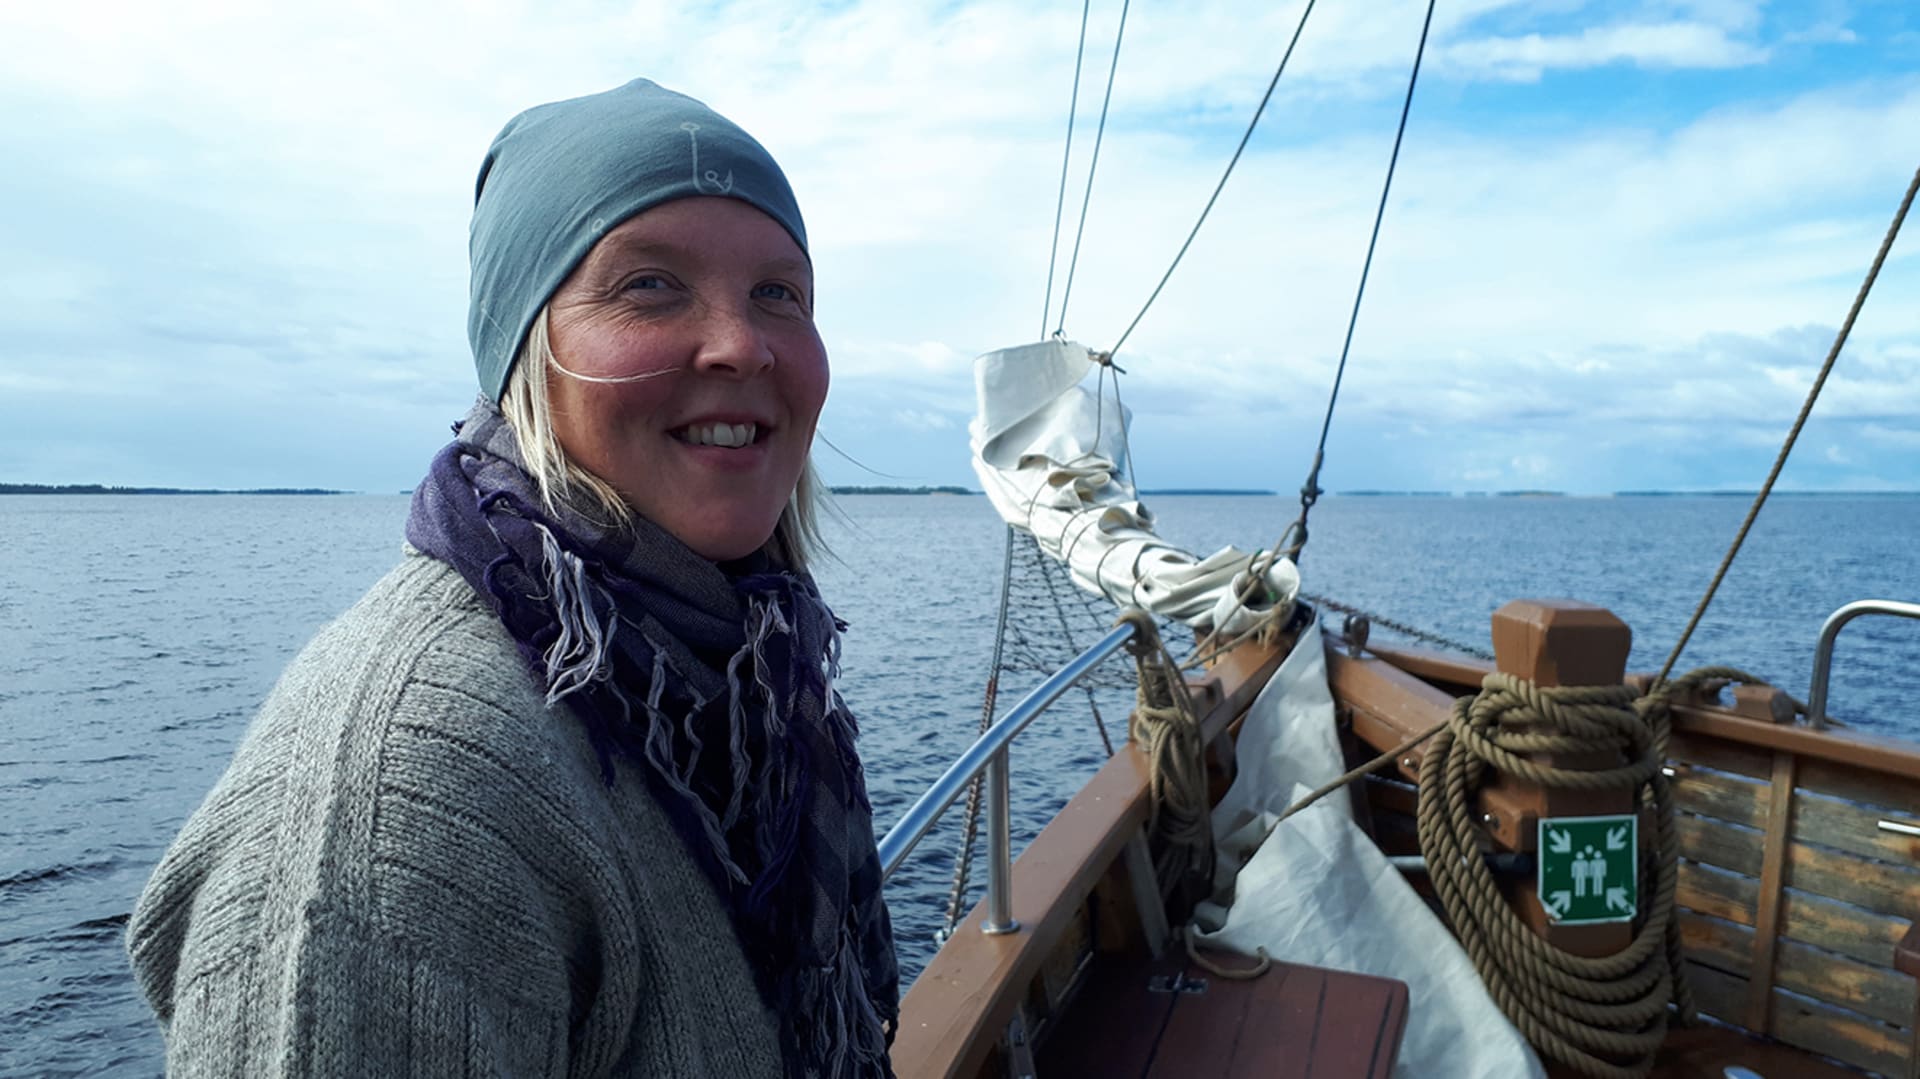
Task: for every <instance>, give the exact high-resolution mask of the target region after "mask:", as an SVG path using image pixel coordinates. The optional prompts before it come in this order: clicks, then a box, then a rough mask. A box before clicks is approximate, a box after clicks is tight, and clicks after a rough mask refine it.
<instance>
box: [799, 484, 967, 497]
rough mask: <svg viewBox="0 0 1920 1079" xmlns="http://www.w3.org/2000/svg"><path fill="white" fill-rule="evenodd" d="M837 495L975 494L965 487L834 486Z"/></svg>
mask: <svg viewBox="0 0 1920 1079" xmlns="http://www.w3.org/2000/svg"><path fill="white" fill-rule="evenodd" d="M833 493H834V494H837V495H977V494H979V493H980V492H978V491H969V490H968V489H966V488H965V487H950V486H940V487H835V488H833Z"/></svg>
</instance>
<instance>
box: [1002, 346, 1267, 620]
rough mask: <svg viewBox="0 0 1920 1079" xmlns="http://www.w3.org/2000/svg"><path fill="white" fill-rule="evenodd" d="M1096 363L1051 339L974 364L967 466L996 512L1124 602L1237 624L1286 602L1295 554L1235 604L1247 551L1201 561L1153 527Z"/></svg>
mask: <svg viewBox="0 0 1920 1079" xmlns="http://www.w3.org/2000/svg"><path fill="white" fill-rule="evenodd" d="M1097 366H1098V364H1097V361H1096V359H1095V356H1094V354H1093V352H1092V351H1091V350H1089V349H1088V348H1087V347H1086V346H1084V345H1080V344H1076V343H1074V342H1071V341H1065V340H1060V339H1057V338H1056V339H1053V340H1049V341H1041V342H1038V343H1036V344H1031V345H1021V346H1019V347H1017V348H1008V349H1001V350H1000V351H998V352H989V353H987V354H986V355H984V356H982V357H980V358H979V359H978V360H976V361H975V362H974V386H975V389H976V392H977V395H978V408H977V411H976V413H975V416H974V420H973V424H972V427H971V428H970V431H971V434H972V446H973V468H974V472H975V473H976V474H978V475H979V477H980V483H981V486H982V487H983V488H984V489H985V490H986V493H987V497H988V498H989V499H991V500H992V501H993V505H994V508H995V509H997V510H999V511H1000V516H1001V517H1002V518H1004V519H1005V520H1006V521H1007V523H1008V524H1011V525H1013V526H1014V527H1016V528H1020V529H1023V530H1025V531H1027V532H1030V533H1032V534H1033V537H1034V538H1035V539H1036V540H1038V541H1039V543H1040V546H1041V548H1042V549H1043V550H1044V551H1046V553H1047V554H1049V555H1050V556H1052V557H1054V558H1056V559H1059V560H1060V561H1061V562H1062V563H1064V564H1065V565H1066V566H1067V568H1068V570H1069V571H1071V573H1072V575H1073V579H1074V581H1075V582H1076V583H1078V584H1079V585H1080V586H1081V587H1083V588H1086V589H1088V590H1089V591H1092V592H1097V593H1099V594H1101V595H1103V596H1106V597H1107V598H1108V599H1110V600H1112V601H1113V602H1114V603H1115V604H1118V605H1121V606H1138V607H1143V608H1145V609H1147V610H1148V611H1151V612H1152V613H1154V614H1156V615H1160V616H1162V617H1166V618H1173V619H1176V620H1178V621H1181V622H1185V623H1187V624H1188V625H1191V626H1196V627H1199V626H1211V627H1213V628H1215V629H1219V630H1223V631H1225V632H1227V633H1235V632H1238V631H1240V630H1241V629H1243V628H1245V627H1247V626H1249V625H1251V624H1252V623H1253V621H1254V620H1255V619H1256V618H1257V617H1258V616H1260V615H1261V614H1263V613H1265V612H1266V611H1267V610H1269V609H1271V608H1273V607H1276V606H1278V607H1283V608H1284V607H1286V606H1288V605H1290V604H1292V602H1293V598H1294V595H1295V593H1297V592H1298V591H1299V588H1300V575H1299V573H1298V571H1297V570H1295V569H1294V566H1293V564H1292V563H1291V562H1289V561H1287V560H1285V559H1277V560H1275V561H1274V564H1273V566H1272V567H1271V568H1270V569H1269V570H1268V571H1267V574H1266V581H1265V584H1266V587H1265V588H1264V589H1256V590H1255V592H1256V598H1254V599H1252V600H1250V601H1249V602H1248V604H1247V606H1246V607H1244V608H1243V607H1242V605H1241V604H1240V603H1239V601H1238V598H1237V597H1238V596H1239V595H1240V594H1241V593H1242V592H1243V591H1244V590H1245V585H1246V582H1247V580H1248V577H1249V575H1250V574H1251V573H1252V571H1253V562H1254V559H1255V553H1250V552H1247V551H1242V550H1240V549H1239V548H1236V547H1223V548H1221V549H1220V550H1218V551H1216V552H1214V553H1213V554H1211V555H1209V556H1207V557H1206V558H1204V559H1203V558H1198V557H1196V556H1194V555H1192V554H1189V553H1188V552H1186V551H1183V550H1181V549H1179V548H1177V547H1174V546H1172V545H1171V544H1168V543H1167V542H1165V541H1164V540H1162V539H1160V537H1158V536H1157V535H1155V534H1154V531H1153V514H1152V513H1151V512H1150V511H1149V510H1148V509H1147V508H1146V507H1145V506H1143V505H1141V503H1140V501H1139V497H1138V494H1137V493H1136V492H1135V491H1134V489H1133V485H1132V483H1130V482H1129V481H1128V479H1127V471H1126V424H1127V420H1128V417H1127V414H1126V413H1125V411H1124V410H1123V409H1121V408H1120V406H1119V404H1118V402H1117V401H1116V400H1114V399H1111V398H1103V397H1102V395H1101V394H1100V393H1099V392H1098V390H1097V389H1089V388H1088V387H1087V386H1086V385H1085V384H1084V383H1085V382H1086V380H1087V376H1088V375H1089V374H1090V373H1092V372H1094V371H1095V370H1096V369H1097Z"/></svg>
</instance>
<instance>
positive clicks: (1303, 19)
mask: <svg viewBox="0 0 1920 1079" xmlns="http://www.w3.org/2000/svg"><path fill="white" fill-rule="evenodd" d="M1313 4H1314V0H1307V6H1306V8H1305V9H1304V10H1302V11H1301V12H1300V22H1299V24H1298V25H1296V26H1295V27H1294V28H1293V38H1292V40H1290V41H1288V42H1287V51H1286V52H1285V53H1282V54H1281V56H1280V66H1279V67H1276V68H1274V69H1273V78H1272V79H1270V80H1268V82H1267V92H1266V93H1265V94H1263V95H1261V97H1260V106H1259V107H1258V108H1256V109H1254V110H1253V119H1251V120H1249V121H1247V130H1246V132H1245V133H1244V134H1242V135H1241V136H1240V145H1238V146H1236V147H1234V148H1233V157H1232V158H1230V159H1228V161H1227V169H1226V171H1225V172H1223V173H1221V174H1220V182H1219V183H1217V184H1215V185H1214V187H1213V194H1211V195H1209V196H1207V204H1206V206H1205V207H1203V208H1202V209H1201V211H1200V219H1199V220H1198V221H1195V222H1194V223H1193V231H1192V232H1189V233H1187V239H1186V242H1185V243H1183V244H1181V245H1180V250H1179V252H1178V253H1176V254H1175V255H1174V256H1173V264H1172V265H1170V266H1168V267H1167V272H1166V273H1164V274H1162V275H1160V283H1159V284H1157V285H1155V286H1153V293H1152V295H1150V296H1148V297H1147V302H1146V303H1145V304H1142V305H1141V307H1140V313H1139V314H1137V315H1135V316H1133V321H1132V322H1129V323H1127V329H1126V332H1125V333H1122V334H1121V335H1120V340H1118V341H1115V342H1114V343H1113V347H1112V348H1110V349H1108V350H1107V351H1108V352H1112V353H1118V352H1119V351H1120V346H1121V345H1124V344H1126V343H1127V338H1129V337H1132V336H1133V329H1134V327H1136V326H1138V325H1140V320H1141V319H1143V318H1146V317H1147V311H1148V309H1149V308H1151V307H1152V306H1153V301H1155V300H1157V299H1159V298H1160V290H1161V289H1164V288H1166V287H1167V282H1168V281H1170V280H1172V279H1173V271H1174V270H1176V269H1178V268H1179V266H1180V260H1181V259H1183V258H1185V257H1187V248H1189V247H1192V246H1193V238H1194V237H1196V236H1198V235H1200V226H1202V225H1204V224H1206V223H1207V215H1208V214H1210V213H1212V212H1213V204H1214V203H1215V202H1217V201H1219V199H1220V192H1221V191H1223V190H1225V189H1226V186H1227V177H1229V176H1232V175H1233V167H1234V166H1235V165H1238V164H1239V163H1240V154H1241V153H1242V152H1243V151H1245V150H1246V148H1247V141H1248V140H1249V139H1251V138H1253V129H1254V128H1256V127H1258V126H1259V125H1260V116H1261V114H1262V113H1264V112H1266V111H1267V102H1269V101H1272V100H1273V88H1274V87H1276V86H1278V85H1280V75H1281V73H1282V72H1284V71H1286V70H1287V60H1288V59H1289V58H1291V57H1292V56H1293V47H1294V46H1295V45H1298V44H1300V33H1301V31H1303V30H1305V29H1306V28H1307V16H1309V15H1311V14H1313Z"/></svg>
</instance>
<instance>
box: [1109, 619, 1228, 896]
mask: <svg viewBox="0 0 1920 1079" xmlns="http://www.w3.org/2000/svg"><path fill="white" fill-rule="evenodd" d="M1121 622H1127V623H1131V624H1132V625H1133V627H1134V630H1133V639H1132V640H1130V641H1128V642H1127V651H1128V652H1130V653H1131V654H1132V655H1133V660H1134V664H1135V666H1136V668H1137V670H1138V674H1139V689H1138V690H1137V695H1136V700H1135V703H1134V708H1133V715H1132V717H1130V718H1129V719H1128V721H1127V724H1128V725H1127V733H1128V735H1129V737H1131V738H1132V739H1133V741H1134V743H1135V744H1136V745H1138V746H1139V747H1140V752H1141V753H1142V754H1143V755H1144V756H1145V757H1146V759H1147V785H1148V791H1149V793H1150V794H1151V795H1152V801H1151V805H1152V809H1151V813H1152V816H1151V817H1150V818H1149V820H1148V824H1147V830H1148V834H1149V835H1150V836H1151V837H1152V839H1153V840H1154V842H1153V843H1152V844H1151V845H1152V847H1153V868H1154V874H1155V876H1156V877H1158V878H1159V882H1160V892H1161V894H1162V895H1163V896H1178V895H1179V894H1180V893H1181V892H1182V891H1183V890H1184V889H1186V888H1189V887H1198V888H1200V889H1202V894H1204V889H1205V888H1206V887H1207V886H1208V883H1209V881H1210V878H1211V877H1212V875H1213V822H1212V817H1211V806H1209V805H1208V803H1207V766H1206V759H1205V757H1204V756H1203V751H1204V749H1205V747H1204V746H1202V745H1201V742H1200V717H1199V714H1198V713H1197V712H1195V711H1194V707H1193V698H1192V696H1190V695H1189V694H1188V692H1187V682H1186V678H1185V677H1184V676H1183V675H1182V674H1181V673H1180V665H1179V664H1178V663H1176V662H1174V659H1173V656H1171V655H1170V654H1168V652H1167V649H1166V646H1165V645H1164V644H1163V643H1162V642H1161V640H1160V627H1159V626H1158V625H1156V624H1155V623H1154V620H1153V616H1152V615H1150V614H1148V613H1147V612H1146V611H1143V610H1141V609H1140V608H1138V607H1134V608H1130V609H1128V610H1127V611H1125V612H1123V613H1122V614H1121V615H1120V617H1119V618H1118V619H1116V620H1115V622H1114V624H1115V625H1119V624H1120V623H1121ZM1176 920H1178V919H1176Z"/></svg>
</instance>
